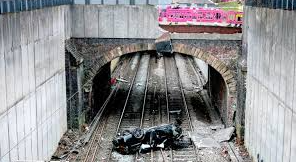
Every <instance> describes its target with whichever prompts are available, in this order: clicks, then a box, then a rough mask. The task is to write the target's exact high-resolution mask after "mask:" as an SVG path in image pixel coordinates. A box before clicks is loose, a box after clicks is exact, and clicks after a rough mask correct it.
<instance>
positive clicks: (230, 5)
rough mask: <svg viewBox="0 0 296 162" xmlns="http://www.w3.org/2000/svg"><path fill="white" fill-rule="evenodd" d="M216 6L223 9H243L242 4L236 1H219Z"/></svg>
mask: <svg viewBox="0 0 296 162" xmlns="http://www.w3.org/2000/svg"><path fill="white" fill-rule="evenodd" d="M218 7H221V9H222V10H225V11H230V10H232V11H243V5H242V4H239V3H238V2H221V3H218Z"/></svg>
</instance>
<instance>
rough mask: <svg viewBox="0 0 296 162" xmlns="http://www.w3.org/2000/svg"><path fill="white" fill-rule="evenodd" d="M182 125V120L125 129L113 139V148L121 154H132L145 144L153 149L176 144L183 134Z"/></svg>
mask: <svg viewBox="0 0 296 162" xmlns="http://www.w3.org/2000/svg"><path fill="white" fill-rule="evenodd" d="M180 125H181V121H177V122H175V123H172V124H165V125H160V126H155V127H150V128H147V129H140V128H135V129H133V130H131V131H124V132H123V133H122V134H119V135H118V136H117V137H116V138H115V139H114V140H113V141H112V143H113V148H114V149H115V150H116V151H118V152H119V153H121V154H132V153H135V152H137V151H139V150H140V151H141V148H142V147H141V146H143V145H149V147H150V148H151V149H154V148H156V147H157V146H158V145H163V146H168V145H171V144H174V141H176V140H178V139H179V138H180V137H181V135H182V129H181V127H180ZM142 149H143V148H142Z"/></svg>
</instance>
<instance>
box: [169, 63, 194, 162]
mask: <svg viewBox="0 0 296 162" xmlns="http://www.w3.org/2000/svg"><path fill="white" fill-rule="evenodd" d="M164 59H165V61H164V65H165V71H166V75H165V76H166V85H167V101H168V113H169V114H168V116H169V122H174V121H175V120H177V119H179V120H181V121H182V125H181V127H182V129H183V134H184V135H187V136H188V132H190V131H193V126H192V122H191V118H190V115H189V111H188V107H187V103H186V98H185V95H184V92H183V86H182V82H181V80H180V76H179V72H178V68H177V66H176V61H175V57H165V58H164ZM168 74H170V75H168ZM170 161H172V162H173V161H198V159H197V150H196V148H195V146H194V145H190V146H189V147H188V148H182V149H179V150H172V149H171V152H170Z"/></svg>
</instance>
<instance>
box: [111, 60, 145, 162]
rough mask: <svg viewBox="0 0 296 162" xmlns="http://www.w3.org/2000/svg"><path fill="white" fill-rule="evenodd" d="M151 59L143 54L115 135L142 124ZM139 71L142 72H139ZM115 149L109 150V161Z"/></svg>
mask: <svg viewBox="0 0 296 162" xmlns="http://www.w3.org/2000/svg"><path fill="white" fill-rule="evenodd" d="M149 59H150V56H149V55H142V58H141V60H140V63H139V65H138V67H137V71H136V74H135V76H134V77H133V80H132V82H131V86H130V89H129V92H128V94H127V97H126V100H125V103H124V106H123V109H122V112H121V115H120V118H119V122H118V124H117V127H116V131H115V134H114V136H116V135H117V134H118V133H121V132H123V131H124V130H131V129H134V128H137V127H141V126H142V121H143V111H144V107H145V100H146V94H147V93H146V92H147V82H148V79H147V77H148V75H149V70H148V69H149ZM147 60H148V61H147ZM138 71H140V72H141V73H138ZM113 151H114V150H113V149H111V151H110V152H109V157H108V161H113V160H114V159H113V158H112V153H113ZM133 159H134V160H136V159H137V157H136V156H134V157H133Z"/></svg>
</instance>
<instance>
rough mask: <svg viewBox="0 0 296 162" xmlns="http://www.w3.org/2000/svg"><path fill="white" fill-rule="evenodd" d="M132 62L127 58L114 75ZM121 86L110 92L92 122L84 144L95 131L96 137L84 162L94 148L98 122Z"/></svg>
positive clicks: (117, 74)
mask: <svg viewBox="0 0 296 162" xmlns="http://www.w3.org/2000/svg"><path fill="white" fill-rule="evenodd" d="M121 63H123V59H121V60H120V62H119V64H121ZM130 63H131V57H130V58H129V59H128V60H127V63H126V64H125V66H121V67H120V69H118V66H117V67H116V69H115V71H116V72H115V75H113V76H117V77H118V76H120V74H119V73H120V72H121V69H125V68H126V67H127V66H128V65H130ZM126 73H127V72H125V73H124V75H126ZM119 87H120V85H119V84H117V85H116V88H114V89H113V90H112V91H111V93H110V94H109V96H108V97H107V99H106V100H105V102H104V104H103V105H102V106H101V108H100V110H99V112H98V113H97V115H96V116H95V118H94V120H93V122H92V123H91V127H92V129H91V131H90V132H89V133H88V135H87V137H85V139H84V144H87V143H88V141H89V139H90V138H91V137H92V136H93V134H94V133H95V137H94V138H92V139H91V143H90V146H89V148H88V150H87V153H86V156H85V159H84V160H83V161H84V162H86V161H87V159H88V156H89V153H90V151H91V149H92V146H93V144H94V141H95V138H96V136H97V132H98V131H99V129H98V128H99V127H98V123H99V121H100V119H101V116H102V114H103V112H104V111H105V108H106V106H107V105H108V104H109V101H110V99H111V97H112V96H113V95H114V97H115V96H116V93H117V91H118V89H119ZM104 127H105V125H103V127H102V129H101V132H102V131H103V130H104ZM78 157H81V155H80V156H77V157H76V158H75V160H74V161H77V158H78Z"/></svg>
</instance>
